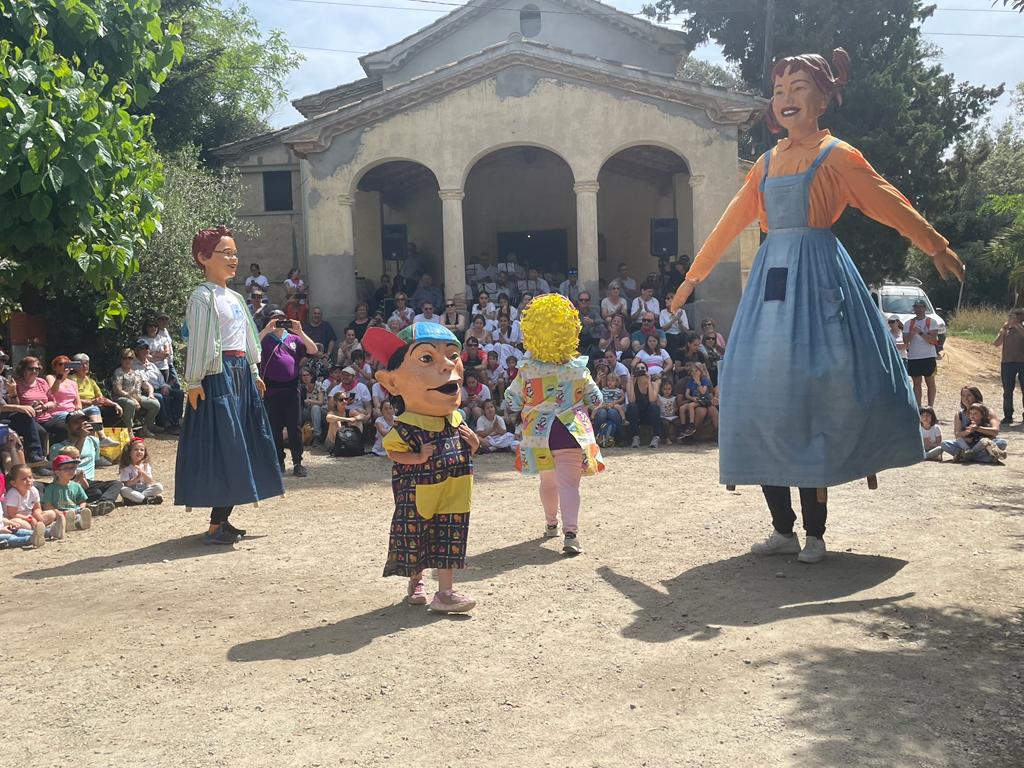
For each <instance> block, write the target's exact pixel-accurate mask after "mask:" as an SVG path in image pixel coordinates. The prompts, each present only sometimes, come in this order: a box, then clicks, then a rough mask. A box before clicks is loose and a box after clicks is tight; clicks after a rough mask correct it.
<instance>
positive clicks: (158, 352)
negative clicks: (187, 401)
mask: <svg viewBox="0 0 1024 768" xmlns="http://www.w3.org/2000/svg"><path fill="white" fill-rule="evenodd" d="M140 338H142V339H145V341H146V343H147V344H149V359H150V360H151V361H152V362H153V365H155V366H156V367H157V370H159V371H160V375H162V376H163V377H164V382H165V383H167V384H171V385H172V386H173V385H174V384H177V382H176V381H174V380H172V378H171V356H172V355H173V354H174V349H173V346H172V344H171V337H170V334H166V335H163V334H161V333H160V325H159V323H157V321H156V318H155V317H147V318H146V319H145V320H143V321H142V336H140ZM179 386H180V385H179Z"/></svg>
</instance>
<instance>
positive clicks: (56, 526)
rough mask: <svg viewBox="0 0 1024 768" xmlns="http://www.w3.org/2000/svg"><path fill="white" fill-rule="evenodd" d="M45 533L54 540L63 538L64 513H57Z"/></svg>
mask: <svg viewBox="0 0 1024 768" xmlns="http://www.w3.org/2000/svg"><path fill="white" fill-rule="evenodd" d="M46 534H47V535H48V536H49V537H50V538H51V539H54V540H57V539H63V538H64V515H63V514H61V513H59V512H58V513H57V519H56V520H54V521H53V522H52V523H50V527H49V528H48V529H47V531H46Z"/></svg>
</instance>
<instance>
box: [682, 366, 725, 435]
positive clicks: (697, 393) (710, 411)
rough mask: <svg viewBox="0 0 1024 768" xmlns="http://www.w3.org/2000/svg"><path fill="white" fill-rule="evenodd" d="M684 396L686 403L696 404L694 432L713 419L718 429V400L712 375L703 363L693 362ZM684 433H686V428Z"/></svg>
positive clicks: (694, 409) (713, 424) (712, 423)
mask: <svg viewBox="0 0 1024 768" xmlns="http://www.w3.org/2000/svg"><path fill="white" fill-rule="evenodd" d="M683 397H684V401H685V402H686V403H693V405H694V407H693V409H692V410H691V413H692V418H693V422H692V423H693V431H694V432H695V431H696V430H697V428H699V427H700V425H701V424H703V423H704V422H705V421H707V420H710V421H711V425H712V426H713V427H714V428H715V430H717V429H718V402H717V399H716V397H715V393H714V388H713V387H712V386H711V377H710V376H709V375H708V371H707V368H705V367H704V365H703V364H702V363H693V364H692V365H691V366H690V378H689V379H688V381H687V383H686V392H685V394H684V396H683ZM680 417H682V414H680ZM684 434H686V431H685V430H684ZM690 434H693V432H690Z"/></svg>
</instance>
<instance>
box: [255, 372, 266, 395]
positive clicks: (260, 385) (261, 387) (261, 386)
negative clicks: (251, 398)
mask: <svg viewBox="0 0 1024 768" xmlns="http://www.w3.org/2000/svg"><path fill="white" fill-rule="evenodd" d="M256 391H257V392H259V393H260V397H263V395H265V394H266V393H267V383H266V382H265V381H263V379H261V378H260V377H259V376H257V377H256Z"/></svg>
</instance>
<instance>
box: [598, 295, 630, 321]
mask: <svg viewBox="0 0 1024 768" xmlns="http://www.w3.org/2000/svg"><path fill="white" fill-rule="evenodd" d="M628 308H629V302H627V301H626V300H625V299H624V298H623V297H622V296H619V300H618V301H612V300H611V299H609V298H608V297H607V296H605V297H604V298H603V299H601V314H602V315H604V316H607V317H611V316H612V315H624V314H626V309H628Z"/></svg>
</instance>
